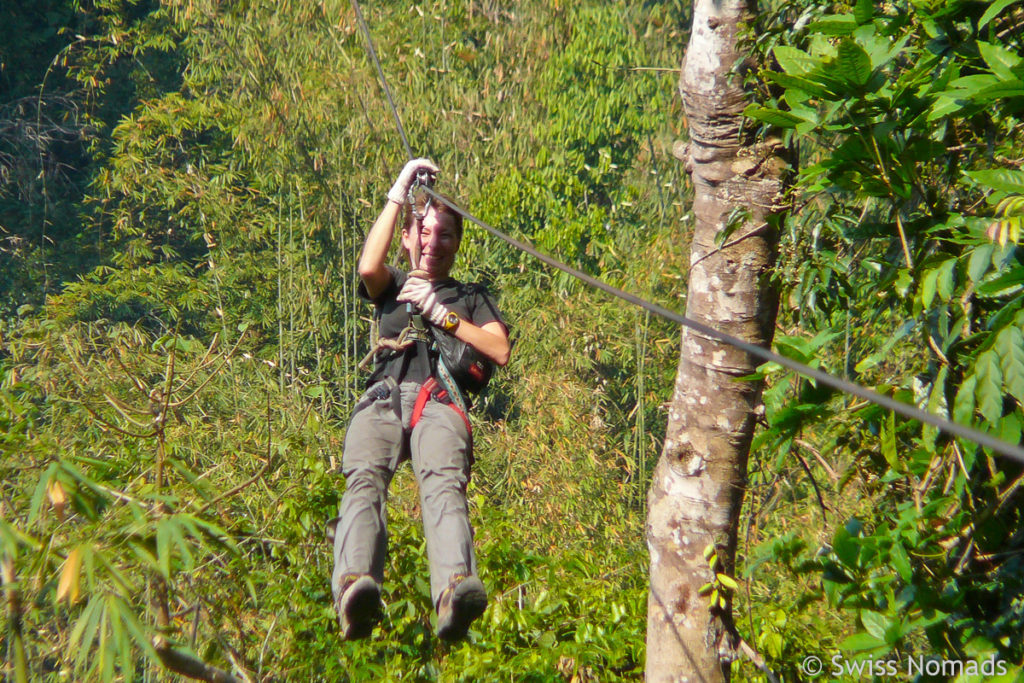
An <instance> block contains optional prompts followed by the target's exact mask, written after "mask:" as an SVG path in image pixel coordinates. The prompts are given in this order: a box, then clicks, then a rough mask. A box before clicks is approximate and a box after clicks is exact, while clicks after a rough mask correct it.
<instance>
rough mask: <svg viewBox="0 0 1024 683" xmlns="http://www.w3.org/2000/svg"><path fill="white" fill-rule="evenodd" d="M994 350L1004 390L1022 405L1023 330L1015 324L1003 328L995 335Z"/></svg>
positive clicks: (1023, 397)
mask: <svg viewBox="0 0 1024 683" xmlns="http://www.w3.org/2000/svg"><path fill="white" fill-rule="evenodd" d="M995 351H996V353H998V354H999V366H1000V369H1001V370H1002V371H1003V384H1004V385H1005V387H1006V391H1007V392H1009V394H1010V395H1011V396H1013V397H1014V398H1015V399H1017V401H1018V402H1019V403H1020V404H1021V405H1024V332H1022V331H1021V329H1020V328H1019V327H1016V326H1010V327H1006V328H1003V330H1002V331H1001V332H1000V333H999V335H998V336H997V337H996V343H995Z"/></svg>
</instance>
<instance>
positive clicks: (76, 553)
mask: <svg viewBox="0 0 1024 683" xmlns="http://www.w3.org/2000/svg"><path fill="white" fill-rule="evenodd" d="M81 568H82V546H78V547H76V548H75V549H74V550H72V551H71V552H70V553H68V556H67V559H65V560H64V568H63V569H62V570H61V572H60V581H58V582H57V600H58V601H60V600H63V599H64V598H67V599H68V602H69V603H70V604H72V605H73V604H75V603H76V602H78V593H79V586H80V578H81V573H80V570H81Z"/></svg>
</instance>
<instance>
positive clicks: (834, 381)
mask: <svg viewBox="0 0 1024 683" xmlns="http://www.w3.org/2000/svg"><path fill="white" fill-rule="evenodd" d="M352 6H353V7H354V8H355V10H356V18H357V19H358V20H359V23H360V26H361V27H362V30H363V33H364V35H365V36H366V43H367V45H368V46H369V54H370V56H371V58H372V59H373V61H374V64H375V65H376V67H377V75H378V76H379V77H380V80H381V84H382V86H383V89H384V93H385V94H386V95H387V96H388V103H389V104H391V111H392V113H394V115H395V123H396V124H397V126H398V132H399V134H400V135H401V136H402V142H403V143H404V144H405V151H406V154H407V155H408V157H409V159H412V158H413V157H412V150H411V149H410V147H409V142H408V140H407V138H406V135H405V129H404V128H403V126H402V119H401V118H400V117H399V116H398V109H397V108H395V104H394V102H393V101H392V99H391V94H390V90H389V89H388V85H387V81H386V79H385V78H384V72H383V70H382V69H381V67H380V61H379V60H378V59H377V53H376V51H375V50H374V49H373V39H372V38H371V37H370V29H369V28H368V27H367V26H366V22H365V21H363V15H362V13H361V12H360V11H359V3H358V0H352ZM422 189H423V190H424V191H425V192H426V193H427V194H428V195H430V196H431V197H432V198H433V199H436V200H437V201H439V202H442V203H444V204H446V205H448V207H449V208H451V209H452V210H453V211H456V212H457V213H459V214H460V215H461V216H462V217H463V218H465V219H466V220H468V221H471V222H472V223H474V224H476V225H478V226H480V227H481V228H483V229H484V230H486V231H487V232H489V233H490V234H491V235H494V236H495V237H497V238H498V239H500V240H502V241H504V242H506V243H508V244H509V245H511V246H513V247H515V248H516V249H519V250H520V251H523V252H526V253H527V254H529V255H530V256H533V257H534V258H536V259H537V260H539V261H541V262H543V263H545V264H547V265H549V266H551V267H552V268H556V269H557V270H560V271H562V272H563V273H568V274H569V275H572V276H573V277H575V278H576V279H578V280H580V281H582V282H584V283H586V284H588V285H590V286H591V287H594V288H596V289H600V290H601V291H603V292H605V293H607V294H611V295H612V296H614V297H617V298H619V299H622V300H623V301H626V302H629V303H631V304H633V305H635V306H639V307H641V308H643V309H644V310H647V311H650V312H651V313H654V314H655V315H658V316H661V317H662V318H665V319H666V320H671V321H672V322H674V323H678V324H679V325H683V326H684V327H688V328H690V329H691V330H694V331H696V332H699V333H700V334H702V335H704V336H706V337H709V338H711V339H715V340H717V341H720V342H723V343H725V344H729V345H730V346H734V347H736V348H738V349H740V350H742V351H746V352H747V353H749V354H751V355H752V356H754V357H756V358H759V359H761V360H763V361H766V362H773V363H778V364H779V365H781V366H783V367H785V368H789V369H790V370H793V371H794V372H798V373H800V374H801V375H803V376H805V377H809V378H811V379H813V380H815V381H817V382H821V383H822V384H824V385H825V386H828V387H831V388H833V389H835V390H837V391H841V392H843V393H847V394H852V395H853V396H857V397H859V398H862V399H864V400H866V401H870V402H871V403H874V404H876V405H879V406H881V407H883V408H887V409H889V410H891V411H893V412H894V413H896V414H898V415H902V416H903V417H905V418H908V419H911V420H917V421H918V422H923V423H925V424H928V425H931V426H933V427H935V428H937V429H939V430H940V431H942V432H945V433H946V434H951V435H953V436H959V437H961V438H964V439H967V440H968V441H973V442H974V443H976V444H978V445H981V446H985V447H986V448H991V449H992V450H993V451H994V452H995V453H998V454H999V455H1003V456H1005V457H1007V458H1010V459H1011V460H1016V461H1017V462H1019V463H1021V464H1024V448H1021V447H1020V446H1019V445H1014V444H1011V443H1009V442H1006V441H1003V440H1002V439H997V438H996V437H994V436H992V435H990V434H986V433H984V432H982V431H979V430H977V429H974V428H973V427H968V426H966V425H962V424H959V423H957V422H953V421H951V420H948V419H946V418H944V417H942V416H941V415H936V414H934V413H929V412H927V411H925V410H921V409H920V408H918V407H917V406H913V405H910V404H909V403H903V402H902V401H897V400H896V399H894V398H891V397H889V396H884V395H882V394H880V393H878V392H877V391H874V390H873V389H868V388H867V387H862V386H860V385H859V384H854V383H853V382H850V381H847V380H844V379H841V378H839V377H836V376H834V375H830V374H828V373H827V372H823V371H821V370H818V369H817V368H812V367H811V366H809V365H806V364H804V363H801V362H799V361H796V360H793V359H792V358H786V357H785V356H782V355H779V354H777V353H775V352H774V351H772V350H770V349H765V348H763V347H760V346H757V345H756V344H751V343H750V342H746V341H743V340H742V339H740V338H739V337H734V336H733V335H731V334H727V333H725V332H719V331H718V330H716V329H714V328H712V327H708V326H707V325H705V324H704V323H700V322H697V321H696V320H691V319H690V318H687V317H685V316H682V315H679V314H678V313H676V312H675V311H672V310H669V309H667V308H665V307H664V306H659V305H658V304H656V303H653V302H651V301H647V300H646V299H643V298H641V297H639V296H636V295H635V294H630V293H629V292H626V291H623V290H621V289H618V288H617V287H613V286H611V285H609V284H607V283H605V282H602V281H601V280H598V279H597V278H595V277H593V276H591V275H587V274H586V273H584V272H583V271H581V270H577V269H576V268H573V267H572V266H569V265H566V264H565V263H562V262H561V261H559V260H558V259H555V258H552V257H551V256H548V255H547V254H544V253H541V252H539V251H537V249H535V248H534V247H533V246H532V245H530V244H527V243H526V242H523V241H521V240H518V239H516V238H514V237H511V236H509V235H506V234H505V233H503V232H502V231H500V230H498V229H497V228H495V227H493V226H491V225H489V224H487V223H485V222H484V221H482V220H480V219H479V218H477V217H476V216H474V215H473V214H471V213H469V212H468V211H466V210H465V209H463V208H462V207H461V206H459V205H457V204H456V203H455V202H453V201H451V200H449V199H448V198H446V197H444V196H442V195H440V194H438V193H437V192H435V191H434V190H433V189H432V188H429V187H423V188H422Z"/></svg>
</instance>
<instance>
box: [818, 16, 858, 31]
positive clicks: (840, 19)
mask: <svg viewBox="0 0 1024 683" xmlns="http://www.w3.org/2000/svg"><path fill="white" fill-rule="evenodd" d="M808 30H809V31H811V32H812V33H821V34H822V35H826V36H848V35H850V34H851V33H853V32H854V31H855V30H857V20H856V19H854V17H853V15H852V14H830V15H826V16H824V17H822V18H821V19H818V20H817V21H815V22H813V23H812V24H811V25H810V26H809V27H808Z"/></svg>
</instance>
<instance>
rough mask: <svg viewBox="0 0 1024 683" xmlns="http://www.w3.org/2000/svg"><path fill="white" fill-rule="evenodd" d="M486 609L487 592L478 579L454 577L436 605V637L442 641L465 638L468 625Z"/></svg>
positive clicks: (473, 577)
mask: <svg viewBox="0 0 1024 683" xmlns="http://www.w3.org/2000/svg"><path fill="white" fill-rule="evenodd" d="M486 607H487V591H486V590H485V589H484V584H483V583H482V582H481V581H480V579H478V578H476V577H475V576H461V577H455V579H454V580H453V581H452V583H451V584H450V585H449V586H448V587H447V588H445V589H444V592H443V593H441V599H440V600H439V601H438V603H437V636H438V637H439V638H441V639H442V640H459V639H461V638H465V637H466V633H467V632H469V625H470V624H471V623H473V620H474V619H476V618H477V617H479V616H480V615H481V614H483V613H484V609H486Z"/></svg>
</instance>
